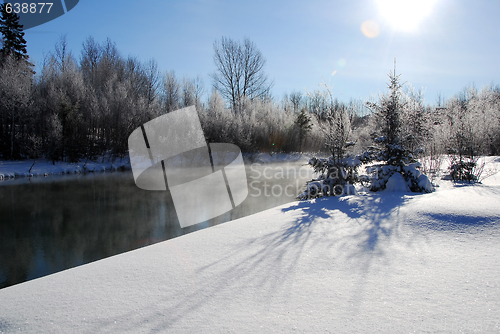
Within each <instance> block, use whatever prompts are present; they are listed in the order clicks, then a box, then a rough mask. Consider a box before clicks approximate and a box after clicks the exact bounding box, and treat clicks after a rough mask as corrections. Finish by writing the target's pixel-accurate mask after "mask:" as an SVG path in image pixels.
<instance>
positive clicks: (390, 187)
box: [384, 172, 410, 192]
mask: <svg viewBox="0 0 500 334" xmlns="http://www.w3.org/2000/svg"><path fill="white" fill-rule="evenodd" d="M384 191H386V192H394V191H396V192H397V191H400V192H408V191H410V187H408V184H406V180H405V178H404V177H403V175H401V174H400V173H398V172H396V173H394V174H392V176H391V177H390V178H389V180H387V183H386V184H385V189H384Z"/></svg>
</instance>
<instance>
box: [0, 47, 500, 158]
mask: <svg viewBox="0 0 500 334" xmlns="http://www.w3.org/2000/svg"><path fill="white" fill-rule="evenodd" d="M381 80H383V78H381ZM207 93H208V94H207ZM402 98H403V101H404V104H403V105H402V108H403V110H404V112H403V113H402V115H403V116H402V117H401V120H400V121H401V123H402V129H403V133H404V135H405V140H406V143H407V146H408V147H409V148H411V149H416V148H418V147H422V148H423V149H424V150H425V151H426V152H428V153H433V154H437V153H447V152H450V151H453V150H455V151H456V152H460V151H461V150H463V149H464V148H467V149H472V150H474V152H475V154H486V155H497V154H499V150H500V88H499V87H498V86H497V87H489V88H485V89H483V90H481V91H477V90H476V89H475V88H467V89H466V90H464V91H463V92H462V93H460V94H457V96H455V97H453V98H450V99H449V100H447V101H441V102H440V103H438V105H436V106H428V105H425V104H424V100H423V95H422V94H420V93H419V92H415V91H414V90H412V89H411V88H407V89H406V90H405V91H404V94H403V96H402ZM191 105H196V108H197V110H198V112H199V115H200V120H201V122H202V127H203V129H204V131H205V135H206V137H207V140H208V141H209V142H227V143H234V144H236V145H238V146H239V147H240V148H241V149H242V150H243V151H245V152H262V151H266V152H297V151H309V152H318V151H323V152H330V151H331V150H330V148H331V146H329V142H330V139H332V138H334V137H335V134H333V133H328V131H330V130H329V129H332V128H335V127H332V126H328V124H330V123H331V122H343V124H345V125H346V127H348V129H346V130H349V131H348V132H349V133H348V135H349V136H348V137H349V141H350V142H352V143H351V144H350V145H349V149H350V150H354V151H359V152H362V151H364V150H366V148H367V147H369V146H370V145H371V144H372V143H373V138H374V137H375V136H377V130H378V128H379V127H378V125H377V122H378V121H377V117H373V116H374V115H375V114H376V113H377V111H376V110H373V109H372V110H371V112H369V110H370V106H371V105H372V104H370V102H368V103H365V102H363V101H352V102H350V103H342V102H339V101H337V100H336V99H335V98H334V97H333V94H332V92H331V90H329V89H328V88H327V87H326V88H324V89H320V90H317V91H315V92H312V93H304V94H302V93H300V92H292V93H291V94H287V95H285V96H284V97H283V98H281V99H280V100H279V101H278V99H276V98H274V99H273V98H272V97H271V96H270V95H268V94H267V95H263V96H259V97H254V98H250V97H248V98H247V97H245V98H243V99H241V100H239V101H238V108H237V109H236V110H234V108H233V107H231V106H233V105H234V103H231V101H227V100H225V99H223V98H222V97H221V95H220V94H219V93H218V92H217V90H215V89H213V90H210V91H209V92H207V90H206V88H205V87H204V85H203V82H202V81H201V80H200V79H199V78H194V79H193V78H180V77H178V76H176V74H175V73H174V72H173V71H171V72H165V73H162V72H161V71H160V69H159V68H158V66H157V63H156V62H155V61H154V60H151V61H149V62H145V63H143V62H140V61H139V60H138V59H136V58H134V57H123V56H122V55H121V54H120V52H119V51H118V49H117V47H116V45H115V44H114V43H113V42H111V41H110V40H107V41H105V42H103V43H98V42H96V41H95V40H94V39H93V38H88V39H87V40H86V41H85V42H84V43H83V48H82V52H81V55H80V57H79V59H77V58H75V57H74V56H73V54H72V53H71V52H70V51H69V50H68V49H67V44H66V41H65V39H62V40H61V41H60V42H59V43H58V44H57V45H56V47H55V50H54V52H53V53H51V54H49V55H48V56H47V57H46V59H45V61H44V63H43V66H42V68H41V70H40V71H39V73H36V74H34V73H33V71H32V69H31V67H30V66H29V64H27V62H25V61H19V60H18V59H15V58H14V57H7V58H5V59H4V61H3V62H2V65H1V68H0V158H2V159H28V158H30V159H33V158H42V157H44V158H47V159H52V160H53V161H56V160H66V161H78V160H80V159H89V160H93V159H96V158H98V157H102V156H117V157H123V156H125V155H126V154H127V139H128V136H129V134H130V133H131V132H132V131H133V130H134V129H135V128H137V127H139V126H140V125H142V124H144V123H145V122H147V121H149V120H151V119H153V118H155V117H157V116H159V115H162V114H165V113H168V112H170V111H173V110H176V109H179V108H183V107H186V106H191ZM336 114H338V115H344V116H343V117H340V118H339V117H334V115H336ZM344 137H345V136H344ZM346 138H347V137H346ZM330 153H331V152H330Z"/></svg>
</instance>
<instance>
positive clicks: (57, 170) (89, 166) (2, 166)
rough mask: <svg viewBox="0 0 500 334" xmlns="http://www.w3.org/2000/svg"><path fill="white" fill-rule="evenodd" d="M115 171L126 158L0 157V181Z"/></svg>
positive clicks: (253, 159)
mask: <svg viewBox="0 0 500 334" xmlns="http://www.w3.org/2000/svg"><path fill="white" fill-rule="evenodd" d="M311 157H312V154H307V153H276V154H269V153H255V154H249V153H244V154H243V159H244V161H245V164H251V163H260V164H267V163H275V162H297V161H303V162H304V163H307V161H308V160H309V159H310V158H311ZM118 170H122V171H125V170H131V166H130V159H129V158H128V157H126V158H122V159H120V158H99V159H97V160H96V161H83V160H82V161H80V162H76V163H70V162H64V161H56V162H52V161H50V160H46V159H37V160H22V161H10V160H0V181H1V180H6V179H13V178H20V177H37V176H42V177H48V176H51V175H63V174H84V173H101V172H110V171H118Z"/></svg>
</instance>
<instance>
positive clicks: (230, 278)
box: [96, 193, 413, 331]
mask: <svg viewBox="0 0 500 334" xmlns="http://www.w3.org/2000/svg"><path fill="white" fill-rule="evenodd" d="M407 195H408V194H407V193H406V194H403V193H400V194H398V193H396V194H366V195H361V196H348V197H331V198H321V199H316V200H312V201H303V202H297V203H296V204H294V205H291V206H288V207H286V208H283V209H281V210H280V211H278V212H277V213H276V212H273V213H272V215H273V216H271V217H268V216H266V215H263V216H255V217H256V218H261V217H262V218H261V219H271V220H272V219H279V218H280V217H281V218H283V219H284V222H283V225H282V227H281V228H280V229H278V230H274V231H273V232H269V233H267V234H264V233H263V234H262V235H259V236H257V237H255V236H251V237H244V236H243V237H242V239H241V241H238V242H237V243H234V246H233V247H232V250H231V251H228V252H227V253H226V254H225V256H223V257H218V258H216V259H214V260H213V261H211V262H209V263H207V264H205V265H203V266H199V267H197V268H195V269H194V272H193V277H196V279H195V280H196V282H195V283H194V285H191V286H190V287H189V288H190V290H189V292H186V288H184V289H179V290H177V291H176V292H174V293H169V294H168V296H163V297H161V299H160V300H156V301H154V302H151V303H150V304H149V306H148V307H146V308H145V309H143V310H142V313H143V315H144V314H150V315H151V317H149V316H143V317H142V318H141V319H142V320H140V323H137V324H135V325H136V326H137V327H138V328H141V326H143V325H145V324H143V322H144V321H146V320H143V319H149V320H147V321H148V323H149V325H151V324H152V322H153V323H154V328H153V330H154V331H161V330H165V329H168V328H171V327H172V326H173V325H174V324H175V323H176V322H178V321H180V320H181V319H182V318H183V317H186V316H189V315H190V314H192V313H194V312H195V311H196V310H197V309H200V308H202V307H205V306H206V305H209V304H210V303H211V302H212V300H213V299H214V298H216V297H215V296H217V295H221V294H222V295H224V294H230V293H233V292H234V291H238V290H239V287H241V288H242V289H247V288H248V287H258V288H259V295H256V296H253V298H255V299H257V300H258V301H259V302H262V303H268V302H270V301H271V300H272V299H273V296H275V295H276V294H277V293H280V292H282V293H284V292H286V291H287V289H289V288H291V287H292V286H293V284H296V281H294V275H295V271H296V268H297V266H298V262H299V260H300V263H301V265H303V263H304V257H305V256H307V254H306V253H307V252H310V251H311V250H312V249H316V248H319V249H320V251H321V252H324V253H325V261H329V260H332V261H335V260H336V259H335V258H328V257H329V256H331V255H328V250H331V249H336V250H337V251H336V252H334V254H336V256H341V257H344V258H345V259H343V260H347V261H351V260H353V259H354V262H357V263H358V265H359V267H357V266H356V268H355V269H356V270H358V269H361V271H360V272H359V275H358V277H360V280H359V282H358V284H357V286H358V287H357V289H356V291H357V292H355V295H359V294H362V291H363V289H364V284H365V281H364V277H365V276H366V275H367V274H368V272H369V271H368V268H369V267H370V266H371V263H372V261H373V259H375V258H377V257H383V256H384V253H383V251H381V250H382V249H383V247H381V243H382V240H385V239H390V238H391V237H392V236H393V234H394V231H395V230H396V229H397V226H398V224H399V221H398V220H397V219H396V221H394V217H395V216H396V217H397V213H398V208H399V207H400V206H401V205H402V204H403V203H404V202H405V201H406V200H408V199H409V198H410V197H411V196H413V195H410V196H407ZM290 218H292V219H290ZM248 249H252V251H250V252H249V251H248ZM235 298H237V296H235ZM353 299H355V300H360V298H359V296H353ZM159 313H161V317H158V316H157V315H158V314H159ZM133 317H134V313H133V312H130V313H128V314H124V315H122V316H121V317H119V318H118V319H117V318H116V317H115V318H114V320H117V321H120V320H122V321H124V322H127V321H130V319H131V318H133ZM153 319H154V320H153ZM107 326H111V324H110V323H108V322H106V321H104V320H102V322H101V323H99V325H98V326H97V327H96V329H97V328H98V327H99V328H100V329H103V328H106V327H107ZM129 326H130V323H129ZM129 328H133V327H129Z"/></svg>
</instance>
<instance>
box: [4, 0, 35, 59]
mask: <svg viewBox="0 0 500 334" xmlns="http://www.w3.org/2000/svg"><path fill="white" fill-rule="evenodd" d="M0 16H1V17H0V33H2V44H3V46H2V48H1V49H0V57H1V58H0V61H1V63H3V62H4V59H5V57H7V56H9V55H14V57H15V58H16V59H17V60H21V59H24V60H28V58H29V57H28V53H27V51H26V40H25V39H24V31H23V26H22V25H21V24H19V16H18V15H17V14H16V13H14V11H10V13H9V11H8V10H7V5H6V4H1V5H0ZM1 63H0V64H1Z"/></svg>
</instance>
